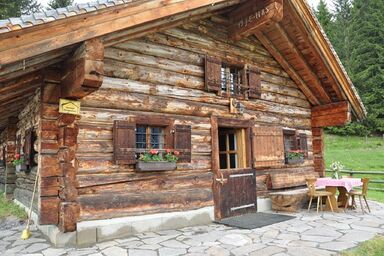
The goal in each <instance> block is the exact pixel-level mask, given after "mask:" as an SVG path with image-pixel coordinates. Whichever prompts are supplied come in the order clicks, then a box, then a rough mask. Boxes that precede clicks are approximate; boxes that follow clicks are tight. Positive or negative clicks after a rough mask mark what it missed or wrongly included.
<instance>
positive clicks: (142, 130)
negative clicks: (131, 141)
mask: <svg viewBox="0 0 384 256" xmlns="http://www.w3.org/2000/svg"><path fill="white" fill-rule="evenodd" d="M146 129H147V127H146V126H142V125H141V126H137V127H136V133H140V134H145V132H146Z"/></svg>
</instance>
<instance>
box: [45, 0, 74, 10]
mask: <svg viewBox="0 0 384 256" xmlns="http://www.w3.org/2000/svg"><path fill="white" fill-rule="evenodd" d="M72 4H73V0H51V1H50V2H49V3H48V6H49V8H50V9H57V8H61V7H67V6H69V5H72Z"/></svg>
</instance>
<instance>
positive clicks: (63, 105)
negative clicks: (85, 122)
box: [59, 99, 80, 115]
mask: <svg viewBox="0 0 384 256" xmlns="http://www.w3.org/2000/svg"><path fill="white" fill-rule="evenodd" d="M59 113H63V114H72V115H80V101H77V100H66V99H60V107H59Z"/></svg>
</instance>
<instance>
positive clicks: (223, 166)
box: [220, 154, 228, 169]
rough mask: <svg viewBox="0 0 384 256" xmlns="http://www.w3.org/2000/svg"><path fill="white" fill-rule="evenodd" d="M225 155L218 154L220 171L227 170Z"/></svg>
mask: <svg viewBox="0 0 384 256" xmlns="http://www.w3.org/2000/svg"><path fill="white" fill-rule="evenodd" d="M227 168H228V166H227V155H226V154H220V169H227Z"/></svg>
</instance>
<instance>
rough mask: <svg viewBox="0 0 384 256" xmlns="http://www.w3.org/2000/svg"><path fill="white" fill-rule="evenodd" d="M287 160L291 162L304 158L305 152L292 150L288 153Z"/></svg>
mask: <svg viewBox="0 0 384 256" xmlns="http://www.w3.org/2000/svg"><path fill="white" fill-rule="evenodd" d="M287 158H288V159H289V160H292V159H299V158H304V152H303V151H301V150H291V151H288V152H287Z"/></svg>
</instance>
